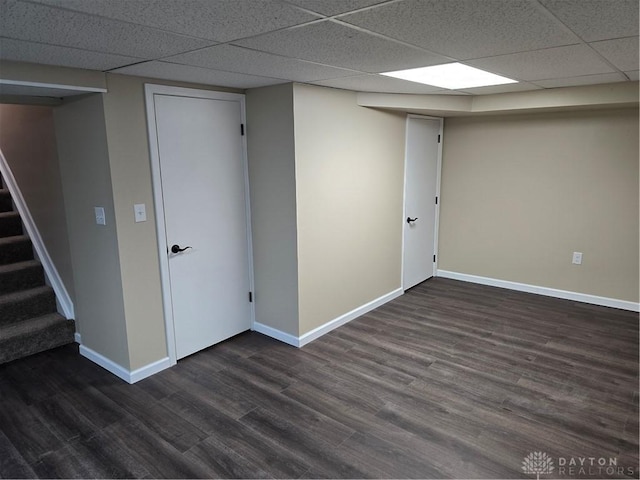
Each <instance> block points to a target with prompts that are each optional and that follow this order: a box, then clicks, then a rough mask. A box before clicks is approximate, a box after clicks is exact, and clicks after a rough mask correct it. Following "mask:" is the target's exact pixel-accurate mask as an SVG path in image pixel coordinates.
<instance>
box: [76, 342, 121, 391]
mask: <svg viewBox="0 0 640 480" xmlns="http://www.w3.org/2000/svg"><path fill="white" fill-rule="evenodd" d="M80 355H82V356H83V357H85V358H88V359H89V360H91V361H92V362H93V363H97V364H98V365H100V366H101V367H102V368H104V369H105V370H107V371H109V372H111V373H113V374H114V375H115V376H116V377H120V378H121V379H122V380H124V381H125V382H128V383H131V382H130V381H129V379H130V378H131V374H130V373H129V370H127V369H126V368H124V367H122V366H120V365H118V364H117V363H116V362H114V361H112V360H109V359H108V358H107V357H105V356H104V355H101V354H99V353H98V352H96V351H95V350H91V349H90V348H88V347H85V346H84V345H80Z"/></svg>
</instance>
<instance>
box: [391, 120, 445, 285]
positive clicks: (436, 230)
mask: <svg viewBox="0 0 640 480" xmlns="http://www.w3.org/2000/svg"><path fill="white" fill-rule="evenodd" d="M411 118H422V119H426V120H439V121H440V130H439V131H438V134H439V135H440V143H438V159H437V167H436V197H438V203H437V205H435V207H434V208H435V225H434V226H433V237H434V238H433V254H434V255H435V256H436V261H435V262H434V263H433V273H434V275H435V274H436V272H437V270H438V259H439V257H440V256H439V255H438V237H439V232H440V204H441V203H442V199H441V198H440V180H441V178H442V144H443V143H444V118H441V117H430V116H427V115H416V114H413V113H409V114H407V119H406V121H405V127H404V128H405V134H404V176H403V184H402V249H401V252H400V255H401V257H400V258H401V260H400V283H401V284H402V288H403V290H404V234H405V230H406V229H405V222H406V220H405V219H406V218H407V145H408V144H409V120H410V119H411Z"/></svg>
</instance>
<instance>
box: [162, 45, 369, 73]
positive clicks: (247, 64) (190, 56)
mask: <svg viewBox="0 0 640 480" xmlns="http://www.w3.org/2000/svg"><path fill="white" fill-rule="evenodd" d="M163 60H164V61H166V62H172V63H182V64H185V65H195V66H197V67H204V68H213V69H218V70H225V71H227V72H238V73H247V74H249V75H263V76H268V77H276V78H287V79H289V80H293V81H296V82H306V81H310V80H324V79H327V78H336V77H346V76H349V75H354V74H355V73H359V72H354V71H353V70H345V69H341V68H335V67H329V66H325V65H318V64H317V63H311V62H306V61H304V60H295V59H293V58H288V57H280V56H277V55H271V54H269V53H264V52H256V51H255V50H248V49H246V48H241V47H234V46H233V45H217V46H215V47H210V48H204V49H202V50H197V51H195V52H190V53H185V54H182V55H177V56H175V57H168V58H165V59H163Z"/></svg>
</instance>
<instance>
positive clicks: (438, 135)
mask: <svg viewBox="0 0 640 480" xmlns="http://www.w3.org/2000/svg"><path fill="white" fill-rule="evenodd" d="M438 143H440V135H438Z"/></svg>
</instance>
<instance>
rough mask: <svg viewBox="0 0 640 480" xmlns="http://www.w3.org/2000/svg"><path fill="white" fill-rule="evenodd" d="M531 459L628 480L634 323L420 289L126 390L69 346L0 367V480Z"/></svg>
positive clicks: (391, 472) (491, 471) (399, 468)
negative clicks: (599, 462) (315, 330)
mask: <svg viewBox="0 0 640 480" xmlns="http://www.w3.org/2000/svg"><path fill="white" fill-rule="evenodd" d="M532 451H542V452H546V453H547V454H548V455H550V456H551V457H552V458H553V459H555V460H554V461H555V462H556V463H555V465H556V469H555V471H554V475H553V476H554V478H621V477H635V478H638V470H637V468H638V314H637V313H632V312H625V311H621V310H615V309H609V308H604V307H597V306H592V305H586V304H579V303H575V302H571V301H566V300H558V299H553V298H547V297H541V296H536V295H530V294H525V293H519V292H512V291H508V290H503V289H498V288H493V287H486V286H480V285H473V284H469V283H463V282H457V281H453V280H446V279H440V278H435V279H432V280H429V281H427V282H425V283H423V284H421V285H419V286H418V287H416V288H414V289H412V290H410V291H409V292H407V293H406V294H405V295H404V296H402V297H400V298H398V299H396V300H394V301H392V302H390V303H388V304H386V305H384V306H382V307H381V308H378V309H377V310H375V311H373V312H370V313H369V314H367V315H364V316H363V317H360V318H359V319H357V320H354V321H353V322H351V323H349V324H347V325H345V326H343V327H341V328H339V329H337V330H334V331H333V332H331V333H329V334H328V335H325V336H324V337H322V338H320V339H318V340H316V341H315V342H312V343H311V344H309V345H307V346H305V347H304V348H302V349H295V348H293V347H289V346H287V345H284V344H282V343H279V342H277V341H275V340H272V339H270V338H268V337H265V336H262V335H260V334H257V333H245V334H242V335H240V336H238V337H235V338H233V339H231V340H229V341H227V342H224V343H222V344H219V345H217V346H215V347H213V348H210V349H208V350H206V351H203V352H200V353H198V354H196V355H193V356H191V357H189V358H187V359H184V360H182V361H180V362H179V364H178V365H177V366H176V367H174V368H171V369H169V370H165V371H163V372H161V373H159V374H157V375H155V376H153V377H151V378H148V379H146V380H143V381H141V382H139V383H137V384H135V385H127V384H126V383H124V382H123V381H121V380H119V379H118V378H116V377H114V376H113V375H111V374H109V373H108V372H106V371H105V370H103V369H101V368H100V367H98V366H96V365H94V364H93V363H91V362H90V361H88V360H86V359H84V358H82V357H80V356H79V354H78V353H77V348H76V347H74V346H67V347H61V348H59V349H56V350H52V351H50V352H46V353H43V354H39V355H35V356H32V357H30V358H27V359H23V360H19V361H15V362H12V363H9V364H5V365H2V366H0V476H1V477H5V478H27V477H42V478H125V477H126V478H535V475H527V474H525V473H524V472H523V471H522V469H521V466H522V461H523V459H524V457H525V456H526V455H528V454H529V452H532ZM559 457H563V458H565V459H567V461H569V459H570V458H572V457H574V458H576V459H577V458H579V457H582V458H585V457H586V458H588V457H595V458H597V459H599V458H601V457H604V458H606V459H607V461H608V459H609V458H616V459H617V462H618V467H623V469H624V470H623V471H622V472H620V471H619V470H618V469H616V472H615V473H614V474H613V475H611V474H609V473H610V472H609V473H608V472H607V471H600V472H597V471H594V470H591V471H589V470H584V471H582V472H580V471H575V469H574V471H569V470H567V469H565V470H564V471H559V470H558V468H559V465H558V458H559ZM630 469H631V470H630ZM542 478H546V477H545V476H544V475H543V476H542Z"/></svg>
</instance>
